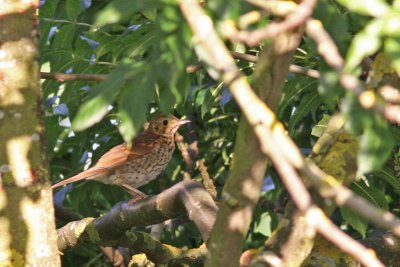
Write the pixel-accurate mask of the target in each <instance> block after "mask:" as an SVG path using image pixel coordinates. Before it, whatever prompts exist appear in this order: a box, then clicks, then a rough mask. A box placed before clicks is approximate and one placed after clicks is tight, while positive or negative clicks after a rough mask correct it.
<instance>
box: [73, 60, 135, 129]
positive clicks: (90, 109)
mask: <svg viewBox="0 0 400 267" xmlns="http://www.w3.org/2000/svg"><path fill="white" fill-rule="evenodd" d="M133 67H134V66H133V65H132V64H130V63H129V62H126V63H123V64H120V65H119V66H118V67H117V68H116V69H115V70H114V71H113V72H111V73H110V74H109V75H108V77H107V80H105V81H104V82H102V83H100V84H98V85H97V86H96V87H94V88H93V89H92V91H93V92H94V95H93V96H92V97H91V98H90V99H89V100H87V101H86V102H85V103H84V104H83V105H82V107H81V108H80V109H79V111H78V114H77V115H76V116H75V118H74V120H73V122H72V128H73V129H74V130H77V131H82V130H84V129H86V128H88V127H90V126H92V125H93V124H95V123H98V122H99V121H100V120H101V119H102V118H103V117H104V116H105V115H106V114H107V113H108V111H109V106H110V105H111V104H113V103H114V101H115V98H116V96H117V94H118V92H119V90H120V88H121V87H122V85H124V83H125V81H126V80H127V79H129V78H130V77H131V75H133V73H132V72H133V69H134V68H133ZM132 68H133V69H132Z"/></svg>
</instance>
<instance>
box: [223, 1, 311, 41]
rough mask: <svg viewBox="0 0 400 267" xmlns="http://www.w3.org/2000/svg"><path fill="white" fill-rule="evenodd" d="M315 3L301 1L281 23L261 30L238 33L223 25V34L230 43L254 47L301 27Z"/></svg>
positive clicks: (276, 22)
mask: <svg viewBox="0 0 400 267" xmlns="http://www.w3.org/2000/svg"><path fill="white" fill-rule="evenodd" d="M253 2H255V1H253ZM315 3H316V0H303V1H301V3H300V4H299V5H298V6H297V8H296V9H294V11H293V12H291V13H289V14H288V15H287V16H286V18H285V19H284V20H283V21H273V22H271V23H269V24H268V25H267V26H266V27H264V28H262V29H257V30H254V31H251V32H248V31H238V30H237V29H236V28H235V27H234V26H233V25H232V24H225V27H224V31H223V32H224V33H225V35H226V37H227V38H228V39H230V40H232V41H238V42H243V43H245V44H247V45H249V46H255V45H258V44H259V43H260V42H261V41H263V40H265V39H270V38H274V37H276V36H277V35H278V34H280V33H282V32H287V31H290V30H293V29H296V28H298V27H300V26H301V25H303V24H304V23H305V22H306V21H307V19H308V18H310V17H311V15H312V12H313V10H314V6H315Z"/></svg>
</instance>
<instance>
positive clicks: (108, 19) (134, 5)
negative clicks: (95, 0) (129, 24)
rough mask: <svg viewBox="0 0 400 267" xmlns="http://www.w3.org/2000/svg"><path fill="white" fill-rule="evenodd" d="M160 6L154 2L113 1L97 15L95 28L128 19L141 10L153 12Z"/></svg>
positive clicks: (151, 0)
mask: <svg viewBox="0 0 400 267" xmlns="http://www.w3.org/2000/svg"><path fill="white" fill-rule="evenodd" d="M159 4H160V2H159V1H155V0H115V1H112V2H111V3H110V4H108V5H107V6H106V7H105V8H103V9H102V10H101V11H100V12H99V13H98V15H97V17H96V21H95V25H96V26H97V27H100V26H103V25H106V24H111V23H117V22H120V21H122V20H126V19H128V18H129V17H130V16H131V15H132V14H134V13H136V12H139V11H143V10H149V9H150V10H154V9H155V8H156V7H157V6H158V5H159Z"/></svg>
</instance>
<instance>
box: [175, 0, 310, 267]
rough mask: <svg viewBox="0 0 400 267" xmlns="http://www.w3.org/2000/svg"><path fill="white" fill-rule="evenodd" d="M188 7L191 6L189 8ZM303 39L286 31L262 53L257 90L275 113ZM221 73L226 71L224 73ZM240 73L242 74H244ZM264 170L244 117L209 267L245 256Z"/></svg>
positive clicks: (200, 18)
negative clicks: (243, 248)
mask: <svg viewBox="0 0 400 267" xmlns="http://www.w3.org/2000/svg"><path fill="white" fill-rule="evenodd" d="M184 2H185V4H183V3H184ZM184 2H182V5H181V7H182V10H183V12H184V14H185V16H186V17H187V19H188V20H189V21H191V22H190V24H191V26H192V27H196V26H200V24H201V22H206V20H209V18H208V17H207V16H206V15H205V14H201V12H202V11H201V9H197V8H193V5H194V3H193V1H184ZM189 5H192V6H191V7H190V8H189ZM189 9H190V11H189ZM194 10H196V12H198V14H196V16H193V14H191V13H192V12H194ZM198 30H199V31H200V29H198ZM202 30H204V31H203V32H199V31H196V30H194V32H195V35H196V37H195V40H196V41H197V42H198V43H199V44H201V45H202V46H206V45H207V43H206V42H202V39H201V37H202V36H204V35H206V32H207V31H208V30H209V29H208V28H206V27H202ZM301 36H302V34H301V31H295V32H293V33H281V34H279V35H278V36H277V38H276V39H275V40H274V42H273V44H272V45H270V46H267V47H266V48H265V49H264V50H263V51H262V53H261V56H260V59H259V61H258V64H257V68H256V71H255V74H254V88H255V91H256V93H257V94H258V95H259V96H260V97H261V98H262V99H263V100H266V101H267V103H268V104H269V105H270V106H272V107H273V109H276V108H277V104H278V103H279V100H280V97H281V92H282V86H283V84H284V82H285V78H286V75H287V73H288V71H289V66H290V63H291V62H292V57H293V54H294V52H295V50H296V48H297V46H298V44H299V42H300V38H301ZM207 38H216V39H215V40H214V41H213V42H217V43H218V42H221V41H220V39H219V38H218V36H215V35H214V34H210V32H207ZM219 52H220V53H227V56H228V57H229V58H231V56H230V54H229V52H227V50H224V51H222V50H221V51H219ZM203 60H207V59H203ZM224 63H227V62H224ZM213 67H215V68H216V69H221V70H223V69H226V68H229V69H230V70H231V71H232V72H234V71H233V69H231V68H237V67H236V65H235V63H234V62H233V63H232V62H229V63H228V64H225V65H219V64H217V62H214V64H213ZM221 72H222V73H224V71H221ZM226 75H229V74H226ZM237 75H240V73H239V71H237ZM232 78H233V77H231V78H230V79H232ZM233 79H234V78H233ZM228 80H229V79H228ZM265 169H266V158H265V156H264V155H263V153H262V152H261V150H260V143H259V141H258V140H257V138H256V136H255V134H254V132H253V131H252V129H251V127H250V126H249V125H248V123H247V122H246V120H244V119H243V118H242V119H241V122H240V124H239V129H238V133H237V138H236V145H235V154H234V158H233V163H232V166H231V169H230V176H229V178H228V180H227V181H226V184H225V186H224V189H223V192H222V202H221V204H220V210H219V212H218V215H217V220H216V223H215V225H214V228H213V231H212V234H211V237H210V242H209V251H210V253H209V258H208V259H207V262H206V264H207V266H228V265H229V266H238V265H239V257H240V253H241V250H242V246H243V242H244V239H245V237H246V235H247V231H248V228H249V225H250V222H251V219H252V215H253V210H254V207H255V205H256V203H257V201H258V199H259V195H260V187H261V184H262V181H263V178H264V174H265Z"/></svg>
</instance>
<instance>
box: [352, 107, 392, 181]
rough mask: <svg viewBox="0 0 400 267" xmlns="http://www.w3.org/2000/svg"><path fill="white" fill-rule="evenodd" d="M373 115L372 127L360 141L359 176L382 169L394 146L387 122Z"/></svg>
mask: <svg viewBox="0 0 400 267" xmlns="http://www.w3.org/2000/svg"><path fill="white" fill-rule="evenodd" d="M371 115H372V119H373V121H372V125H371V126H370V127H368V128H366V129H365V130H364V133H363V134H362V136H361V140H360V151H359V153H358V156H357V164H358V171H357V176H360V175H362V174H364V173H367V172H371V171H375V170H378V169H379V168H381V167H382V165H383V164H384V163H385V161H386V160H387V158H388V157H389V155H390V153H391V150H392V148H393V145H394V141H393V137H392V135H391V132H390V129H389V125H388V124H387V122H386V121H385V120H384V119H383V118H382V117H380V116H379V115H377V114H371Z"/></svg>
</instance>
